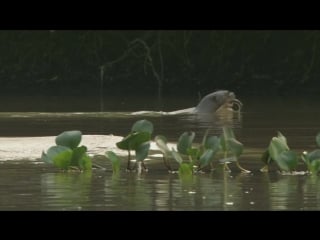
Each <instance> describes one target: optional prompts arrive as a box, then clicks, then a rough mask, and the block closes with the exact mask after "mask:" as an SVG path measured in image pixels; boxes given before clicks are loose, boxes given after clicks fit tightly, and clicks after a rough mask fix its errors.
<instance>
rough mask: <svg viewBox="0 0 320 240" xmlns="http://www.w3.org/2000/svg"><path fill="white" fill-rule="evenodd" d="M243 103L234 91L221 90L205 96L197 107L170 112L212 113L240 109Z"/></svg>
mask: <svg viewBox="0 0 320 240" xmlns="http://www.w3.org/2000/svg"><path fill="white" fill-rule="evenodd" d="M241 107H242V103H241V102H240V100H238V99H236V96H235V94H234V93H233V92H230V91H228V90H219V91H216V92H213V93H210V94H208V95H206V96H205V97H203V98H202V99H201V101H200V102H199V104H198V105H197V106H196V107H192V108H187V109H182V110H177V111H173V112H169V113H168V114H170V115H171V114H173V115H175V114H188V113H190V114H212V113H218V112H223V111H225V110H227V111H240V110H241Z"/></svg>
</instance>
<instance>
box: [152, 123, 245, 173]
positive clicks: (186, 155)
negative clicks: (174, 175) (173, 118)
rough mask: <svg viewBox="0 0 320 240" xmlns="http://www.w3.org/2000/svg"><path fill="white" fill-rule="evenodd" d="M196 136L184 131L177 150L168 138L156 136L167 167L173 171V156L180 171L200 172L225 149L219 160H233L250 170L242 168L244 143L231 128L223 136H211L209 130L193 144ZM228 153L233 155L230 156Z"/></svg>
mask: <svg viewBox="0 0 320 240" xmlns="http://www.w3.org/2000/svg"><path fill="white" fill-rule="evenodd" d="M194 138H195V133H194V132H192V131H191V132H184V133H182V134H181V135H180V137H179V139H178V142H177V151H176V150H175V149H174V148H172V150H170V149H169V147H168V146H167V140H166V138H165V137H164V136H162V135H158V136H156V137H155V139H154V140H155V142H156V144H157V146H158V147H159V149H160V151H161V152H162V154H163V162H164V165H165V166H166V167H167V169H168V170H169V171H170V172H172V171H173V170H172V167H171V164H170V159H171V158H173V159H175V160H176V162H178V163H179V169H178V171H179V173H181V174H184V175H185V174H190V173H191V174H192V173H193V172H199V171H201V170H203V169H204V168H205V167H206V166H208V165H209V164H211V163H212V162H213V160H214V157H215V156H216V155H217V153H218V152H219V151H221V150H222V151H223V156H224V157H223V159H220V160H219V161H220V162H221V163H223V164H224V166H227V165H226V164H227V163H229V162H231V161H233V162H236V164H237V166H238V167H239V168H240V169H241V170H242V171H246V172H249V171H248V170H246V169H244V168H242V167H241V166H240V164H239V162H238V158H239V156H240V155H241V154H242V151H243V145H242V144H241V143H240V142H239V141H238V140H236V139H235V136H234V133H233V131H232V129H230V128H224V130H223V134H222V135H221V137H217V136H209V137H208V130H207V131H206V133H205V134H204V137H203V139H202V142H201V143H200V144H198V145H197V146H194V145H193V140H194ZM228 154H229V155H230V154H231V155H232V157H228Z"/></svg>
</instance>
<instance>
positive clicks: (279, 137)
mask: <svg viewBox="0 0 320 240" xmlns="http://www.w3.org/2000/svg"><path fill="white" fill-rule="evenodd" d="M278 139H279V140H280V141H281V142H282V143H283V145H285V146H287V148H288V149H287V150H289V147H288V143H287V138H286V137H285V136H283V135H282V133H281V132H279V131H278Z"/></svg>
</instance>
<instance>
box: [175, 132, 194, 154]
mask: <svg viewBox="0 0 320 240" xmlns="http://www.w3.org/2000/svg"><path fill="white" fill-rule="evenodd" d="M194 137H195V133H194V132H184V133H182V134H181V135H180V137H179V140H178V144H177V150H178V152H179V153H182V154H188V153H187V150H188V148H191V146H192V142H193V139H194Z"/></svg>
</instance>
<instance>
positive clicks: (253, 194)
mask: <svg viewBox="0 0 320 240" xmlns="http://www.w3.org/2000/svg"><path fill="white" fill-rule="evenodd" d="M159 168H160V166H159ZM156 169H158V168H156ZM319 181H320V180H319V178H318V177H312V176H307V175H296V176H293V175H291V176H283V175H280V174H279V173H277V172H270V173H261V172H259V171H253V173H250V174H243V173H240V172H236V171H234V172H231V173H229V172H223V171H217V170H216V171H213V172H207V173H204V174H198V175H194V176H192V177H190V178H180V177H179V175H178V174H169V173H167V172H166V171H165V170H163V171H162V170H152V169H150V171H149V172H147V173H142V174H140V175H138V174H137V173H134V172H132V173H127V172H121V173H120V174H118V175H112V173H111V172H105V171H102V170H95V171H93V172H92V173H89V172H88V173H79V172H70V173H64V172H53V171H52V169H51V170H50V169H48V168H44V166H41V165H37V166H34V165H33V164H31V163H28V164H21V165H18V164H12V163H2V164H1V165H0V209H1V210H103V211H105V210H120V211H128V210H129V211H136V210H143V211H144V210H160V211H162V210H169V211H189V210H190V211H195V210H201V211H202V210H206V211H212V210H226V211H228V210H281V211H282V210H319V209H320V182H319Z"/></svg>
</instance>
